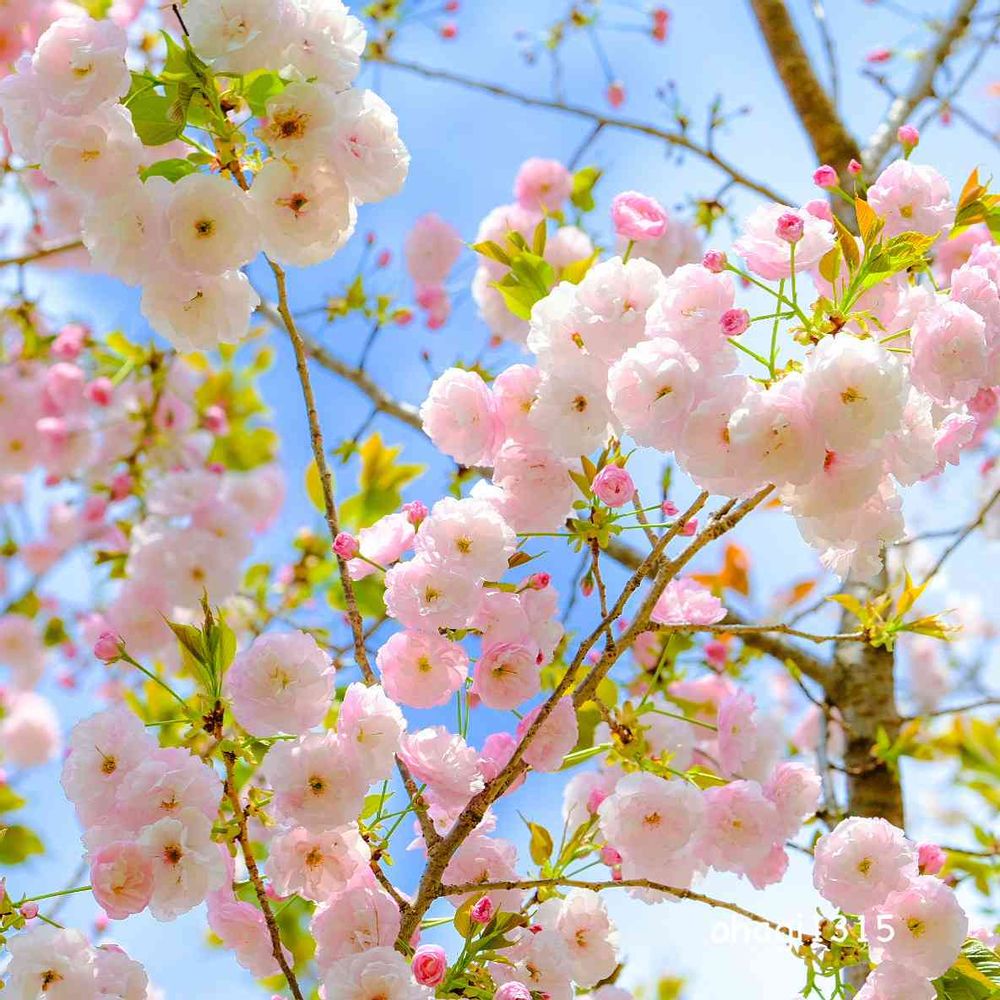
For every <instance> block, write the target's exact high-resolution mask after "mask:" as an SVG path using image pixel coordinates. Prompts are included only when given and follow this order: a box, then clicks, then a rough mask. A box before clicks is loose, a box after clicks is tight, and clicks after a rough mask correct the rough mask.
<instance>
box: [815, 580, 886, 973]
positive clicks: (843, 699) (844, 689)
mask: <svg viewBox="0 0 1000 1000" xmlns="http://www.w3.org/2000/svg"><path fill="white" fill-rule="evenodd" d="M887 585H888V574H887V573H886V571H885V569H884V567H883V570H882V573H881V574H880V576H879V578H878V579H877V581H875V583H874V584H873V585H871V586H866V585H861V584H850V585H849V586H848V587H847V588H846V589H847V590H848V591H850V592H851V593H853V594H854V595H855V596H856V597H857V598H858V600H860V601H867V600H869V599H870V598H871V597H872V595H873V593H875V592H879V591H884V590H885V588H886V586H887ZM856 625H857V623H856V622H855V620H854V618H853V616H852V615H851V614H850V612H848V611H846V610H845V612H844V614H843V615H842V616H841V630H842V631H845V630H849V629H851V628H855V627H856ZM827 698H828V700H829V701H830V702H831V703H832V704H833V705H835V706H836V707H837V708H838V709H839V710H840V713H841V715H842V717H843V720H844V729H845V736H846V748H845V751H844V769H845V770H846V771H847V803H846V805H847V813H848V815H850V816H869V817H881V818H882V819H887V820H888V821H889V822H890V823H893V824H894V825H895V826H898V827H899V828H900V829H905V814H904V809H903V787H902V784H901V783H900V780H899V777H898V776H897V775H896V773H895V772H894V771H893V770H892V769H891V768H890V767H889V766H888V765H887V764H886V763H885V762H884V761H881V760H878V759H877V758H876V757H875V756H874V755H873V753H872V748H873V747H874V746H875V744H876V743H877V742H878V738H879V733H880V731H884V732H885V734H886V735H887V736H888V738H889V740H890V741H894V740H895V739H896V737H897V736H898V735H899V729H900V725H901V720H900V717H899V710H898V708H897V707H896V680H895V656H894V654H893V653H891V652H890V651H888V650H886V649H882V648H879V649H876V648H875V647H874V646H870V645H868V644H867V643H850V642H842V643H838V644H837V648H836V650H835V652H834V661H833V670H832V676H831V678H830V680H829V683H828V685H827ZM846 974H847V982H848V983H849V984H850V985H851V986H853V987H854V988H855V989H860V988H861V986H863V985H864V982H865V980H866V979H867V978H868V966H866V965H856V966H854V967H852V968H850V969H847V970H846Z"/></svg>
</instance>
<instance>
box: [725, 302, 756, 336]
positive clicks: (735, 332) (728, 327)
mask: <svg viewBox="0 0 1000 1000" xmlns="http://www.w3.org/2000/svg"><path fill="white" fill-rule="evenodd" d="M719 326H721V327H722V332H723V333H724V334H725V335H726V336H727V337H738V336H739V335H740V334H741V333H746V332H747V330H749V329H750V313H748V312H747V311H746V309H727V310H726V311H725V312H724V313H723V314H722V316H721V317H720V318H719Z"/></svg>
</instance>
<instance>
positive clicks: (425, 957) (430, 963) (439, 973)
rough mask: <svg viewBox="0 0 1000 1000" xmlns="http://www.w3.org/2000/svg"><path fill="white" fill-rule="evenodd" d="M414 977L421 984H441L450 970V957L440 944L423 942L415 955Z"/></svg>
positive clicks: (413, 964)
mask: <svg viewBox="0 0 1000 1000" xmlns="http://www.w3.org/2000/svg"><path fill="white" fill-rule="evenodd" d="M412 968H413V978H414V979H415V980H416V981H417V982H418V983H420V985H421V986H440V985H441V983H443V982H444V977H445V973H446V972H447V971H448V957H447V956H446V955H445V953H444V948H442V947H441V945H439V944H422V945H421V946H420V947H419V948H418V949H417V950H416V952H414V955H413V963H412Z"/></svg>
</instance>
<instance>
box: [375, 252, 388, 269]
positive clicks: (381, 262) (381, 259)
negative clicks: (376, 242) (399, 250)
mask: <svg viewBox="0 0 1000 1000" xmlns="http://www.w3.org/2000/svg"><path fill="white" fill-rule="evenodd" d="M391 261H392V251H391V250H380V251H379V253H378V257H376V258H375V264H376V266H378V267H388V266H389V263H390V262H391Z"/></svg>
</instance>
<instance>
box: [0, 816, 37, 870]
mask: <svg viewBox="0 0 1000 1000" xmlns="http://www.w3.org/2000/svg"><path fill="white" fill-rule="evenodd" d="M44 853H45V845H44V844H43V843H42V841H41V840H40V839H39V836H38V834H37V833H35V831H34V830H29V829H28V828H27V827H26V826H21V825H20V824H15V825H14V826H5V827H0V864H3V865H19V864H21V863H22V862H24V861H27V859H28V858H30V857H31V856H32V855H34V854H44Z"/></svg>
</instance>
